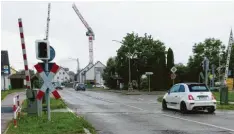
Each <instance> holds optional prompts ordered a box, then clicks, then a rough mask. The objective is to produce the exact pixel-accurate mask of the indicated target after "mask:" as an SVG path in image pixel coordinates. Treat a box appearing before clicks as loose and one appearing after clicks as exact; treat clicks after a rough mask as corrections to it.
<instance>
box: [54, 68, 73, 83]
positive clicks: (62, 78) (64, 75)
mask: <svg viewBox="0 0 234 134" xmlns="http://www.w3.org/2000/svg"><path fill="white" fill-rule="evenodd" d="M69 81H70V76H69V74H68V72H67V71H66V69H65V68H63V67H60V69H59V71H58V72H57V73H56V75H55V76H54V79H53V82H59V83H63V82H69Z"/></svg>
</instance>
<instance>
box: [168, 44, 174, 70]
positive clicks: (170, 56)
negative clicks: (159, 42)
mask: <svg viewBox="0 0 234 134" xmlns="http://www.w3.org/2000/svg"><path fill="white" fill-rule="evenodd" d="M173 66H174V53H173V51H172V49H171V48H169V49H168V51H167V68H168V69H171V68H172V67H173Z"/></svg>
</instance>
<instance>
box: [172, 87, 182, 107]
mask: <svg viewBox="0 0 234 134" xmlns="http://www.w3.org/2000/svg"><path fill="white" fill-rule="evenodd" d="M177 89H178V90H177ZM177 89H176V92H175V93H174V101H175V104H176V109H180V102H181V100H182V99H183V97H184V96H185V87H184V85H182V84H180V85H179V88H177Z"/></svg>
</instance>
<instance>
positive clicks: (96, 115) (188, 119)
mask: <svg viewBox="0 0 234 134" xmlns="http://www.w3.org/2000/svg"><path fill="white" fill-rule="evenodd" d="M60 94H61V96H62V98H63V99H64V100H65V102H66V103H67V104H68V107H69V108H70V109H71V110H73V111H75V112H76V113H77V114H80V115H83V116H84V117H85V118H86V119H87V120H88V121H89V122H90V123H91V124H92V125H93V126H94V127H95V128H96V129H97V132H98V133H99V134H234V111H229V112H228V111H216V113H215V114H207V113H190V114H186V115H183V114H180V113H179V112H177V111H173V110H167V111H163V110H161V104H160V103H158V102H157V96H156V95H121V94H119V93H112V92H101V91H85V92H84V91H74V89H71V88H70V89H63V90H62V91H60Z"/></svg>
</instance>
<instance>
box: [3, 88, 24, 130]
mask: <svg viewBox="0 0 234 134" xmlns="http://www.w3.org/2000/svg"><path fill="white" fill-rule="evenodd" d="M16 94H17V93H12V94H9V95H7V96H6V98H5V99H4V100H2V102H1V132H2V133H3V132H4V131H5V130H6V129H7V126H8V123H9V122H10V121H12V118H13V108H12V106H13V97H14V96H15V95H16ZM19 94H20V101H21V103H22V101H23V100H24V99H25V98H26V96H25V93H24V92H19Z"/></svg>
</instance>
